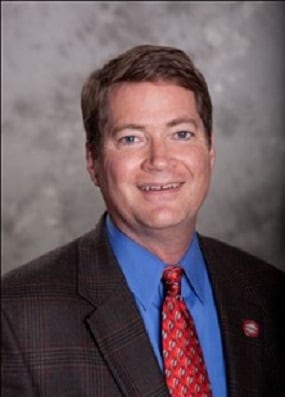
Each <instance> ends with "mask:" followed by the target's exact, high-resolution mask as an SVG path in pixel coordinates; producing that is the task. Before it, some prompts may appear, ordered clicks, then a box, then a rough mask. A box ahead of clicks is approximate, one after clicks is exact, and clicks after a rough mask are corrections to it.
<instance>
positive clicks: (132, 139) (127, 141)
mask: <svg viewBox="0 0 285 397" xmlns="http://www.w3.org/2000/svg"><path fill="white" fill-rule="evenodd" d="M119 142H120V143H121V144H123V145H132V144H133V143H136V142H139V138H138V137H137V136H135V135H126V136H123V137H122V138H120V139H119Z"/></svg>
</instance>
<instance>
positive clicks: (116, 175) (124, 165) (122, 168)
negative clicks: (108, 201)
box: [101, 153, 136, 188]
mask: <svg viewBox="0 0 285 397" xmlns="http://www.w3.org/2000/svg"><path fill="white" fill-rule="evenodd" d="M135 168H136V166H135V164H134V161H132V159H131V158H130V156H128V154H125V155H124V156H122V155H119V156H118V155H117V154H116V153H110V154H109V155H108V156H106V157H105V160H104V164H103V166H102V175H101V181H102V182H103V183H105V184H106V183H108V184H109V185H110V187H111V188H116V186H117V185H119V184H122V183H124V182H127V180H128V179H130V175H131V173H132V172H134V170H135ZM104 181H105V182H104Z"/></svg>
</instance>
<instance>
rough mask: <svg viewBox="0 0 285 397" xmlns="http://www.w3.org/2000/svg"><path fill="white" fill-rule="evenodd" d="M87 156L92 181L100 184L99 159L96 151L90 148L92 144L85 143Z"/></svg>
mask: <svg viewBox="0 0 285 397" xmlns="http://www.w3.org/2000/svg"><path fill="white" fill-rule="evenodd" d="M85 156H86V169H87V171H88V174H89V176H90V178H91V181H92V182H93V183H94V185H96V186H100V184H99V179H98V171H97V168H98V159H96V158H95V155H94V151H92V149H91V148H90V145H88V143H86V145H85Z"/></svg>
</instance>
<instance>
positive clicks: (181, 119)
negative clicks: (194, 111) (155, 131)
mask: <svg viewBox="0 0 285 397" xmlns="http://www.w3.org/2000/svg"><path fill="white" fill-rule="evenodd" d="M184 123H185V124H193V125H194V126H195V127H196V128H198V123H197V121H196V120H195V119H192V118H191V117H178V118H177V119H173V120H171V121H169V122H168V123H167V124H166V126H167V127H175V126H177V125H179V124H184Z"/></svg>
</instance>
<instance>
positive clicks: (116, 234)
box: [106, 216, 227, 397]
mask: <svg viewBox="0 0 285 397" xmlns="http://www.w3.org/2000/svg"><path fill="white" fill-rule="evenodd" d="M106 230H107V235H108V238H109V241H110V244H111V247H112V249H113V252H114V254H115V256H116V259H117V261H118V263H119V265H120V267H121V269H122V271H123V273H124V275H125V278H126V280H127V283H128V286H129V288H130V290H131V292H132V293H133V295H134V298H135V301H136V303H137V306H138V308H139V311H140V313H141V316H142V319H143V321H144V324H145V328H146V331H147V333H148V335H149V339H150V342H151V344H152V347H153V351H154V353H155V356H156V358H157V360H158V363H159V366H160V368H161V370H163V361H162V355H161V336H160V332H161V325H160V322H161V306H162V302H163V298H164V295H163V285H162V282H161V277H162V273H163V269H164V267H165V266H166V265H167V264H166V263H163V262H162V261H161V260H160V259H159V258H158V257H157V256H155V255H154V254H152V253H151V252H150V251H148V250H147V249H146V248H144V247H142V246H141V245H139V244H138V243H136V242H135V241H133V240H132V239H130V238H129V237H128V236H126V235H125V234H123V233H122V232H121V231H120V230H119V229H118V228H117V227H116V226H115V225H114V224H113V222H112V221H111V219H110V217H109V216H107V219H106ZM179 265H180V266H181V267H183V269H184V271H185V276H183V278H182V296H183V298H184V300H185V302H186V305H187V307H188V310H189V311H190V312H191V315H192V317H193V319H194V322H195V325H196V329H197V333H198V336H199V340H200V343H201V347H202V350H203V354H204V359H205V362H206V366H207V370H208V374H209V378H210V382H211V385H212V391H213V397H226V396H227V392H226V375H225V363H224V355H223V348H222V342H221V335H220V327H219V323H218V318H217V311H216V306H215V302H214V299H213V295H212V287H211V284H210V281H209V278H208V274H207V271H206V265H205V262H204V258H203V255H202V252H201V249H200V246H199V242H198V237H197V234H196V233H195V234H194V237H193V239H192V242H191V244H190V247H189V248H188V250H187V252H186V253H185V255H184V257H183V258H182V259H181V261H180V262H179Z"/></svg>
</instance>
